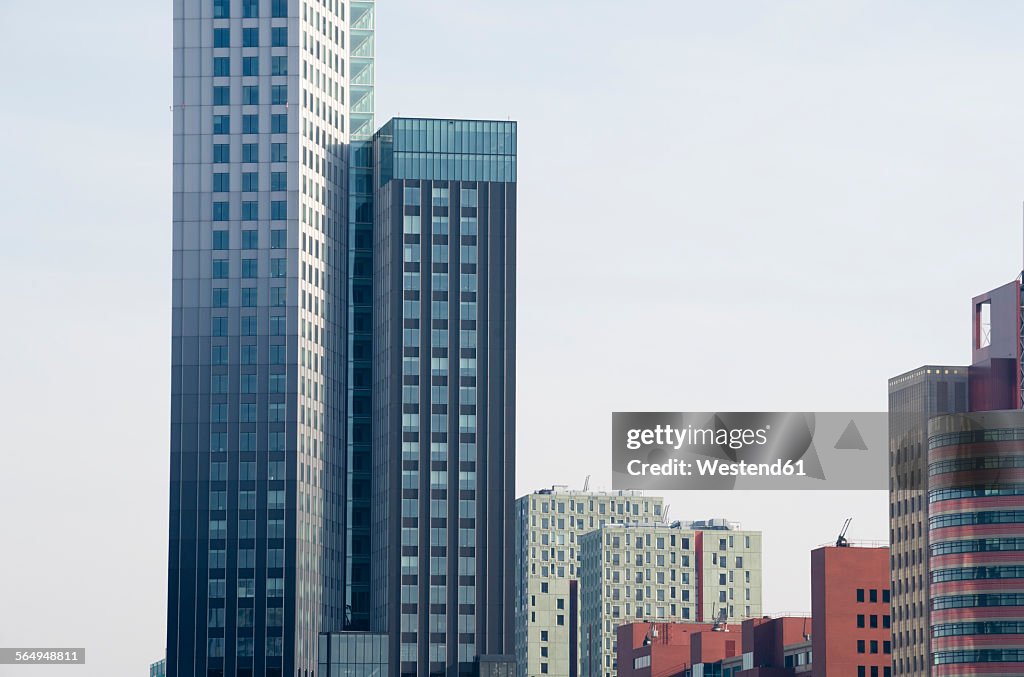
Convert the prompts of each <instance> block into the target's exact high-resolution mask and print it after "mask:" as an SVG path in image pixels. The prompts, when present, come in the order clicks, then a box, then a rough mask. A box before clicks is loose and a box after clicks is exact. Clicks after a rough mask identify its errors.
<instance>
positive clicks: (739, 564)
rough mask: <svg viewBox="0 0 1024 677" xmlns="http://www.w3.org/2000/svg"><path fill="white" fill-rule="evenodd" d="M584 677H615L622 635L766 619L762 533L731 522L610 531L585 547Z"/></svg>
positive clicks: (592, 536) (590, 537)
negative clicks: (622, 630) (661, 625)
mask: <svg viewBox="0 0 1024 677" xmlns="http://www.w3.org/2000/svg"><path fill="white" fill-rule="evenodd" d="M580 547H581V551H582V561H581V566H580V635H581V637H582V640H581V646H582V651H581V652H580V653H581V655H580V674H582V675H583V676H584V677H615V675H616V674H617V663H616V649H617V638H616V628H617V627H618V626H620V625H623V624H625V623H631V622H641V621H644V622H669V621H679V622H697V623H701V622H711V621H716V620H717V621H722V622H730V621H732V622H735V621H739V620H742V619H745V618H752V617H756V616H760V615H761V533H760V532H758V531H744V530H741V529H740V528H739V525H738V524H735V523H731V522H727V521H726V520H709V521H707V522H686V523H682V522H675V523H673V524H672V525H664V524H652V523H634V524H607V525H605V526H603V527H600V528H598V529H596V530H594V531H592V532H590V533H588V534H585V535H584V536H583V537H582V538H581V539H580Z"/></svg>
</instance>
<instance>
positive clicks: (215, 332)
mask: <svg viewBox="0 0 1024 677" xmlns="http://www.w3.org/2000/svg"><path fill="white" fill-rule="evenodd" d="M210 334H211V335H212V336H227V335H228V318H226V317H214V318H212V319H211V329H210ZM227 406H228V405H226V404H215V405H213V412H211V418H210V420H211V421H212V422H214V423H225V422H227V412H228V410H227ZM219 407H224V409H219ZM215 412H221V413H223V416H222V417H221V418H219V419H218V418H215V417H214V413H215Z"/></svg>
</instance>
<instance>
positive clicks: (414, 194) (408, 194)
mask: <svg viewBox="0 0 1024 677" xmlns="http://www.w3.org/2000/svg"><path fill="white" fill-rule="evenodd" d="M403 204H405V205H406V206H415V207H419V206H420V189H419V186H406V187H405V189H404V191H403Z"/></svg>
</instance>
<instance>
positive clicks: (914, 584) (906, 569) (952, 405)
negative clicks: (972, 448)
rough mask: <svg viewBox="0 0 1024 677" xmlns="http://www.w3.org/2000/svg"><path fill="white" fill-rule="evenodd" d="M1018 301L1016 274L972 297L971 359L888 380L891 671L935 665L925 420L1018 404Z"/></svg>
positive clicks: (931, 502) (926, 670)
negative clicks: (1008, 279) (991, 288)
mask: <svg viewBox="0 0 1024 677" xmlns="http://www.w3.org/2000/svg"><path fill="white" fill-rule="evenodd" d="M1022 307H1024V303H1022V298H1021V281H1020V278H1018V279H1016V280H1014V281H1012V282H1009V283H1007V284H1004V285H1002V286H1000V287H998V288H996V289H993V290H992V291H989V292H987V293H985V294H981V295H979V296H976V297H974V299H972V302H971V364H970V366H968V367H963V366H959V367H957V366H925V367H920V368H918V369H915V370H913V371H910V372H907V373H905V374H901V375H900V376H896V377H894V378H892V379H890V380H889V447H890V454H889V468H890V484H889V486H890V491H889V524H890V543H891V553H890V569H891V576H892V648H893V672H894V674H896V675H930V674H932V673H933V672H934V671H935V670H936V669H937V668H936V667H934V666H936V661H937V660H938V658H937V656H936V645H935V640H936V638H937V636H936V635H935V630H934V626H935V618H934V615H935V611H936V607H935V600H934V598H933V595H932V593H933V591H934V589H935V586H933V585H931V583H930V582H929V575H930V572H931V570H932V569H933V568H934V565H935V563H936V561H937V560H936V558H935V547H934V546H935V544H934V543H933V538H934V537H935V536H936V535H937V534H944V533H945V532H942V531H939V530H937V529H936V528H935V527H934V525H933V523H932V520H933V518H935V517H936V516H938V515H940V514H941V512H942V511H943V510H945V507H944V506H942V505H937V504H936V503H937V501H936V500H935V498H934V495H933V492H932V490H931V489H930V486H931V484H932V483H933V482H934V481H936V469H935V468H933V467H932V466H930V465H929V444H930V441H929V438H928V434H929V421H930V420H932V419H934V418H935V417H938V416H941V415H943V414H960V413H964V412H980V411H991V410H999V409H1019V408H1020V407H1021V405H1022V399H1021V397H1022V396H1021V382H1022V381H1021V368H1022V361H1021V349H1022V346H1024V334H1022V327H1024V325H1022V322H1021V317H1022V313H1021V308H1022ZM943 419H949V420H952V419H951V418H950V417H943ZM939 474H941V473H939ZM941 559H942V558H939V560H941ZM939 587H940V588H941V586H939ZM949 643H950V642H949V641H948V640H943V641H942V642H940V644H942V645H948V644H949Z"/></svg>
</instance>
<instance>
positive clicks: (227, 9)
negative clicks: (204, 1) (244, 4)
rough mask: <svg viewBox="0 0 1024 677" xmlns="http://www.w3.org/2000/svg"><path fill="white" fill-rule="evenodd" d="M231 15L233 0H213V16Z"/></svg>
mask: <svg viewBox="0 0 1024 677" xmlns="http://www.w3.org/2000/svg"><path fill="white" fill-rule="evenodd" d="M229 16H231V0H213V18H214V19H227V18H228V17H229Z"/></svg>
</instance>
